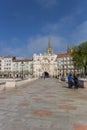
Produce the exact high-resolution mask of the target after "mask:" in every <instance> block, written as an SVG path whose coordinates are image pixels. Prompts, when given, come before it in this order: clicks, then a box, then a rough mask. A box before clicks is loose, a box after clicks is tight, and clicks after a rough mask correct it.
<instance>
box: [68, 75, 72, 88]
mask: <svg viewBox="0 0 87 130" xmlns="http://www.w3.org/2000/svg"><path fill="white" fill-rule="evenodd" d="M68 86H69V88H72V86H73V77H72V74H69V76H68Z"/></svg>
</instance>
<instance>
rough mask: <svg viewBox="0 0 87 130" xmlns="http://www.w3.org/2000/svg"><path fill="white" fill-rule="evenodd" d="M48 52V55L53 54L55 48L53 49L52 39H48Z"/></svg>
mask: <svg viewBox="0 0 87 130" xmlns="http://www.w3.org/2000/svg"><path fill="white" fill-rule="evenodd" d="M47 54H48V55H52V54H53V49H52V46H51V42H50V39H49V40H48V48H47Z"/></svg>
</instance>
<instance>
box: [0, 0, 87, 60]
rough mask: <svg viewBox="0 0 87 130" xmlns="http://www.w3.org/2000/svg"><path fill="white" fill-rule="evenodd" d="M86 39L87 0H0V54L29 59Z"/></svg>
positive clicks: (59, 51)
mask: <svg viewBox="0 0 87 130" xmlns="http://www.w3.org/2000/svg"><path fill="white" fill-rule="evenodd" d="M49 38H50V39H51V44H52V46H53V49H54V53H56V54H58V53H63V52H66V50H67V46H68V45H71V46H72V45H78V44H80V43H81V42H84V41H87V0H1V1H0V56H3V55H13V56H17V57H29V58H31V57H32V55H33V53H37V54H39V53H44V52H45V51H46V48H47V45H48V39H49Z"/></svg>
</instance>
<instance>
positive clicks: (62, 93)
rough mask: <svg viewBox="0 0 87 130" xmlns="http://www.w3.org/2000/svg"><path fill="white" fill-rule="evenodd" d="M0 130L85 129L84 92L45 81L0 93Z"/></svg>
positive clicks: (86, 95)
mask: <svg viewBox="0 0 87 130" xmlns="http://www.w3.org/2000/svg"><path fill="white" fill-rule="evenodd" d="M0 130H87V90H86V89H82V88H79V89H78V90H74V89H69V88H67V84H65V83H63V82H61V81H58V79H53V78H47V79H45V80H44V79H38V80H36V81H33V82H32V83H29V84H28V85H26V86H22V87H20V88H15V89H13V90H10V91H1V92H0Z"/></svg>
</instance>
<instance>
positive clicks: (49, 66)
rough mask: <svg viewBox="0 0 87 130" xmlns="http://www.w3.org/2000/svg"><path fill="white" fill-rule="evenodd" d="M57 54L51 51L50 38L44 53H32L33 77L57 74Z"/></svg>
mask: <svg viewBox="0 0 87 130" xmlns="http://www.w3.org/2000/svg"><path fill="white" fill-rule="evenodd" d="M57 70H58V66H57V55H56V54H54V53H53V48H52V46H51V43H50V40H49V42H48V48H47V51H46V53H45V54H43V55H42V54H40V55H37V54H34V55H33V76H34V77H41V76H44V75H45V76H47V77H49V76H50V77H55V76H57Z"/></svg>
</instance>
